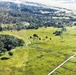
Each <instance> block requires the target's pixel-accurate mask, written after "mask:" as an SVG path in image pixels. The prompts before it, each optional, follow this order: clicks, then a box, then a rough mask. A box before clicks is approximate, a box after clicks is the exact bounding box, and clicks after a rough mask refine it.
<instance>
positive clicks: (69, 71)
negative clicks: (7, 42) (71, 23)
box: [0, 27, 76, 75]
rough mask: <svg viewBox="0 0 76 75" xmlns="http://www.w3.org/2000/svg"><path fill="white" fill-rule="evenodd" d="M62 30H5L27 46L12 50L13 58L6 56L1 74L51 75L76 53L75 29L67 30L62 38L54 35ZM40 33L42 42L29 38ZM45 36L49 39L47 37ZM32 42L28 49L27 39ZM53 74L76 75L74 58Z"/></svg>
mask: <svg viewBox="0 0 76 75" xmlns="http://www.w3.org/2000/svg"><path fill="white" fill-rule="evenodd" d="M56 30H61V29H59V28H53V27H49V28H39V29H38V30H21V31H19V32H17V31H12V32H11V31H3V32H0V34H9V35H13V36H16V37H18V38H21V39H23V40H24V41H25V45H24V46H22V47H17V48H15V49H13V50H11V51H12V52H13V54H14V55H13V56H12V57H10V56H9V55H8V54H7V53H6V54H5V55H4V56H1V57H9V58H10V59H8V60H0V75H48V73H49V72H51V71H52V70H53V69H54V68H56V67H57V66H58V65H59V64H61V63H62V62H63V61H65V60H66V59H67V58H69V57H70V56H71V55H73V54H75V53H76V27H67V31H66V32H63V33H62V35H61V36H55V35H54V34H53V32H54V31H56ZM33 34H37V35H38V36H39V37H40V38H41V40H38V39H34V38H30V36H32V37H33ZM46 36H47V37H48V38H46ZM27 38H28V39H29V40H30V41H31V43H30V44H29V46H28V47H27V46H26V44H28V39H27ZM50 38H51V39H50ZM1 57H0V58H1ZM52 75H76V58H75V57H74V58H72V59H71V60H69V61H68V62H67V63H66V64H64V65H63V66H62V67H60V68H59V69H58V70H57V71H55V72H54V73H53V74H52Z"/></svg>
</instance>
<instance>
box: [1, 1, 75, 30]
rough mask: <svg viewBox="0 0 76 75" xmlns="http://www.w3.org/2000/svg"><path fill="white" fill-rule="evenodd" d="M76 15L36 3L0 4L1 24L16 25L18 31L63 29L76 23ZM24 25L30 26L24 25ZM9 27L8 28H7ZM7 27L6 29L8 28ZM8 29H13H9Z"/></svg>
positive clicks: (63, 9) (69, 11) (65, 10)
mask: <svg viewBox="0 0 76 75" xmlns="http://www.w3.org/2000/svg"><path fill="white" fill-rule="evenodd" d="M73 16H75V14H74V13H73V12H72V11H71V10H69V9H65V8H59V7H52V6H46V5H43V4H39V3H34V2H24V3H20V4H19V3H14V2H3V1H1V2H0V23H1V25H2V24H10V23H11V24H14V25H13V27H14V28H16V27H17V28H16V29H19V30H20V29H25V28H27V29H34V28H35V29H37V28H39V27H42V26H45V27H48V26H54V27H63V24H64V25H70V24H71V22H73V21H76V18H75V17H73ZM24 23H26V24H29V25H26V24H25V25H23V24H24ZM7 27H8V26H7ZM7 27H6V28H7ZM14 28H13V29H14ZM7 29H12V28H10V27H8V28H7Z"/></svg>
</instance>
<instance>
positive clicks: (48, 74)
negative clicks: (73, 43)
mask: <svg viewBox="0 0 76 75" xmlns="http://www.w3.org/2000/svg"><path fill="white" fill-rule="evenodd" d="M75 56H76V54H74V55H73V56H71V57H69V58H68V59H67V60H65V61H64V62H63V63H62V64H60V65H59V66H57V67H56V68H55V69H54V70H52V71H51V72H50V73H49V74H48V75H51V74H52V73H54V72H55V71H56V70H57V69H58V68H60V67H61V66H62V65H64V64H65V63H66V62H68V61H69V60H70V59H71V58H73V57H75Z"/></svg>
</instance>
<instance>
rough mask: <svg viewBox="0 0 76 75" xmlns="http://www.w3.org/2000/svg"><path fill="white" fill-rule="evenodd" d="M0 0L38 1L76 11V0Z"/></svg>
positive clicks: (14, 0) (15, 0)
mask: <svg viewBox="0 0 76 75" xmlns="http://www.w3.org/2000/svg"><path fill="white" fill-rule="evenodd" d="M0 1H9V2H15V3H20V2H26V1H28V2H36V3H41V4H45V5H49V6H56V7H62V8H67V9H71V10H73V11H76V8H75V6H76V0H31V1H30V0H21V1H20V0H11V1H10V0H0Z"/></svg>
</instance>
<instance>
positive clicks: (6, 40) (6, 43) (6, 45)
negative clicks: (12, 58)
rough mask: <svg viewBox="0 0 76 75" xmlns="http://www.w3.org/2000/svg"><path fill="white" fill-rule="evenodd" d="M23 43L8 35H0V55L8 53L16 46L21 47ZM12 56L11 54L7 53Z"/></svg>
mask: <svg viewBox="0 0 76 75" xmlns="http://www.w3.org/2000/svg"><path fill="white" fill-rule="evenodd" d="M23 45H24V41H23V40H22V39H18V38H17V37H14V36H10V35H0V54H2V53H4V54H5V52H7V51H10V50H11V49H14V48H15V47H18V46H23ZM9 54H10V55H12V53H9Z"/></svg>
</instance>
